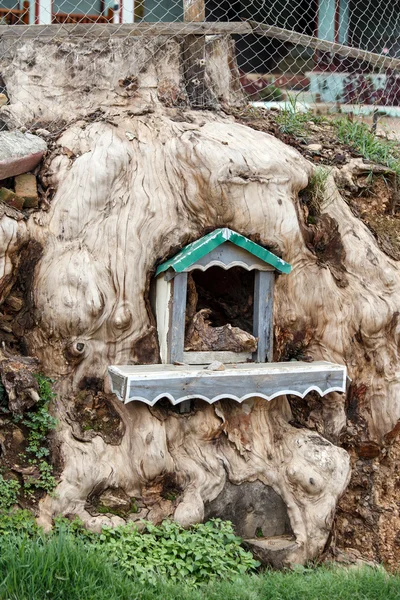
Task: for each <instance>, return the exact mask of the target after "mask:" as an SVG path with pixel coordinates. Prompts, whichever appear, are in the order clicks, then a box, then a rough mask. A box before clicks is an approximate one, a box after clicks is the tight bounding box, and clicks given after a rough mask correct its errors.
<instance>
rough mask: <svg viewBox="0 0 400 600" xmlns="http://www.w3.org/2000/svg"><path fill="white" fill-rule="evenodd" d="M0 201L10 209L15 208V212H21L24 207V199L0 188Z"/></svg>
mask: <svg viewBox="0 0 400 600" xmlns="http://www.w3.org/2000/svg"><path fill="white" fill-rule="evenodd" d="M0 200H1V201H2V202H5V203H6V204H8V206H11V207H12V208H16V209H17V210H22V208H23V206H24V199H23V198H21V197H20V196H18V194H15V192H13V191H12V190H9V189H7V188H4V187H2V188H0Z"/></svg>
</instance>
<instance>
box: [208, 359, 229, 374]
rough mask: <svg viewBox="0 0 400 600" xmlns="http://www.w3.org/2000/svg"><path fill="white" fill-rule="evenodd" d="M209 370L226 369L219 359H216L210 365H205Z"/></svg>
mask: <svg viewBox="0 0 400 600" xmlns="http://www.w3.org/2000/svg"><path fill="white" fill-rule="evenodd" d="M205 369H207V371H225V366H224V365H223V364H222V362H219V360H214V362H212V363H211V364H210V365H208V367H205Z"/></svg>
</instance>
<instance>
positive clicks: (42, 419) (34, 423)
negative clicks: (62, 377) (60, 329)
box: [14, 375, 57, 495]
mask: <svg viewBox="0 0 400 600" xmlns="http://www.w3.org/2000/svg"><path fill="white" fill-rule="evenodd" d="M36 379H37V382H38V385H39V396H40V399H39V402H37V404H36V405H35V406H34V407H33V408H32V410H30V411H27V412H26V413H24V415H23V416H15V417H14V421H16V422H18V423H21V424H22V425H24V426H25V427H26V428H27V429H28V431H29V433H28V436H27V442H28V444H27V447H26V450H25V452H26V454H27V455H28V457H29V463H30V464H31V465H35V466H37V468H38V471H39V476H38V477H30V478H28V479H27V480H26V481H25V483H24V489H25V491H26V493H27V494H28V495H30V494H32V493H33V490H34V489H42V490H44V491H45V492H47V493H50V492H52V491H53V490H54V488H55V485H56V481H55V478H54V476H53V467H52V466H51V465H50V464H49V462H48V460H47V457H48V456H49V449H48V447H47V436H48V434H49V433H50V431H51V430H53V429H55V427H56V425H57V420H56V419H55V418H54V417H53V416H52V415H51V414H50V413H49V405H50V402H51V401H52V399H53V398H54V392H53V390H52V387H51V384H52V381H51V379H49V378H48V377H45V376H44V375H37V376H36Z"/></svg>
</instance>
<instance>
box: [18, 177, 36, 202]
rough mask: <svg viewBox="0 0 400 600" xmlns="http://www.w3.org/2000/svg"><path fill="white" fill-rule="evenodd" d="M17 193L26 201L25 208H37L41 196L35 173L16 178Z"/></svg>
mask: <svg viewBox="0 0 400 600" xmlns="http://www.w3.org/2000/svg"><path fill="white" fill-rule="evenodd" d="M15 193H16V194H17V195H18V196H20V197H21V198H23V199H24V208H37V207H38V205H39V196H38V191H37V184H36V177H35V175H33V173H25V174H24V175H17V177H16V178H15Z"/></svg>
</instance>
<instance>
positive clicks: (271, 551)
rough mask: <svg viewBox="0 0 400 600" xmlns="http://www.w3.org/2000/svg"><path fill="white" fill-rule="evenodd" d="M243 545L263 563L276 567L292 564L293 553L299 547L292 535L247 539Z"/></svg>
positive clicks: (280, 567)
mask: <svg viewBox="0 0 400 600" xmlns="http://www.w3.org/2000/svg"><path fill="white" fill-rule="evenodd" d="M243 545H244V547H245V548H246V549H247V550H250V552H251V553H252V554H253V556H254V558H256V559H257V560H259V561H260V563H261V564H263V565H269V566H271V567H274V569H283V568H284V567H288V566H290V564H291V554H292V553H293V552H295V551H296V549H297V544H296V540H295V539H294V538H293V537H292V536H290V535H285V536H277V537H272V538H254V539H247V540H243Z"/></svg>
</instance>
